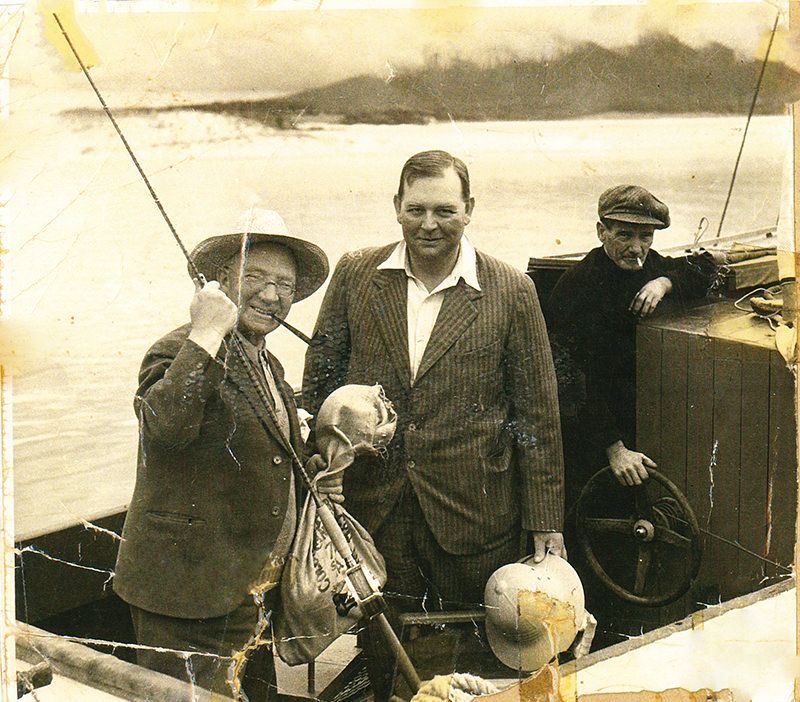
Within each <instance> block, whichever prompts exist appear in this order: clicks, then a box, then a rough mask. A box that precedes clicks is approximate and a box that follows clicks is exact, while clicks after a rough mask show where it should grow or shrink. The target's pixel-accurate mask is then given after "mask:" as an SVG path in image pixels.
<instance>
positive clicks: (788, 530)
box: [767, 351, 797, 575]
mask: <svg viewBox="0 0 800 702" xmlns="http://www.w3.org/2000/svg"><path fill="white" fill-rule="evenodd" d="M769 385H770V388H769V393H770V407H769V458H768V460H769V494H770V502H769V504H770V522H771V528H769V548H768V557H769V558H770V559H771V560H774V561H777V562H778V563H781V564H784V565H789V564H791V563H792V562H793V560H794V558H793V557H794V535H795V530H794V528H793V527H794V524H795V518H796V514H797V438H796V437H797V425H796V421H795V414H794V392H795V389H794V377H793V375H792V374H791V373H790V372H789V370H788V369H787V368H786V363H785V362H784V360H783V358H782V357H781V355H780V354H779V353H778V352H777V351H772V352H771V353H770V373H769ZM767 570H768V573H769V574H770V575H780V574H782V573H783V572H785V571H783V570H781V569H778V568H773V567H769V568H768V569H767Z"/></svg>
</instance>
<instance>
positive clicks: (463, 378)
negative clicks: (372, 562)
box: [303, 244, 563, 554]
mask: <svg viewBox="0 0 800 702" xmlns="http://www.w3.org/2000/svg"><path fill="white" fill-rule="evenodd" d="M393 247H394V244H392V245H389V246H384V247H381V248H370V249H364V250H362V251H356V252H353V253H350V254H347V255H345V256H344V257H343V258H342V260H341V261H339V264H338V265H337V267H336V270H335V272H334V274H333V277H332V278H331V282H330V285H329V287H328V291H327V293H326V296H325V299H324V301H323V303H322V308H321V310H320V313H319V318H318V320H317V327H316V330H315V336H316V337H317V339H319V340H320V341H319V342H318V343H316V344H314V345H312V346H311V347H310V348H309V350H308V352H307V355H306V367H305V376H304V383H303V400H304V405H305V406H306V408H307V409H308V410H309V411H311V412H313V413H316V411H317V410H318V408H319V406H320V405H321V404H322V401H323V400H324V399H325V397H327V395H328V394H329V393H330V392H331V391H333V390H334V389H336V388H337V387H339V386H341V385H343V384H346V383H364V384H374V383H380V384H381V385H383V387H384V390H385V391H386V395H387V396H388V398H389V399H390V400H391V401H392V402H393V403H394V406H395V409H396V410H397V414H398V418H399V421H398V429H397V433H396V436H395V438H394V440H393V441H392V443H391V445H390V447H389V456H388V460H386V459H383V458H375V457H365V458H362V459H359V460H357V461H356V463H355V464H354V465H353V466H352V467H351V468H349V469H348V472H347V473H346V474H345V483H344V492H345V496H346V498H347V501H346V503H345V504H346V505H347V508H348V510H350V512H351V513H352V514H353V516H355V517H356V519H358V520H359V521H361V523H362V524H364V526H365V527H366V528H367V529H368V530H369V531H371V532H375V531H376V530H377V529H378V527H379V526H380V525H381V524H382V523H383V522H384V521H385V520H386V518H387V516H388V515H389V514H390V512H391V510H392V508H393V506H394V505H395V503H396V502H397V500H398V498H399V497H400V495H401V493H402V490H403V487H404V485H405V484H406V482H407V481H408V482H410V484H411V485H412V486H413V489H414V490H415V492H416V494H417V497H418V499H419V502H420V505H421V507H422V510H423V512H424V514H425V517H426V520H427V522H428V524H429V526H430V528H431V529H432V531H433V533H434V535H435V536H436V538H437V540H438V541H439V543H440V545H441V546H442V547H443V548H444V549H445V550H447V551H448V552H450V553H454V554H468V553H478V552H480V551H482V550H483V549H484V548H486V547H487V545H488V544H491V543H492V542H493V541H497V539H499V538H501V537H502V536H503V535H505V534H508V533H509V532H510V531H512V530H519V529H520V526H521V527H523V528H525V529H529V530H554V531H560V530H561V527H562V513H563V462H562V452H561V435H560V430H559V419H558V404H557V395H556V381H555V375H554V372H553V362H552V359H551V355H550V346H549V343H548V339H547V333H546V331H545V326H544V322H543V320H542V315H541V312H540V309H539V302H538V299H537V296H536V289H535V287H534V285H533V283H532V282H531V281H530V279H528V278H527V277H526V276H525V275H523V274H522V273H520V272H518V271H516V270H514V269H513V268H511V267H510V266H508V265H506V264H504V263H502V262H500V261H498V260H496V259H494V258H491V257H489V256H487V255H485V254H483V253H481V252H478V253H477V270H478V281H479V283H480V286H481V290H480V291H475V290H473V289H472V288H470V287H469V286H468V285H466V283H464V281H463V279H462V280H460V281H459V283H458V285H456V286H455V287H454V288H451V289H449V290H448V291H447V292H446V293H445V298H444V301H443V304H442V308H441V312H440V314H439V317H438V319H437V321H436V325H435V327H434V330H433V333H432V335H431V338H430V341H429V343H428V346H427V348H426V350H425V353H424V356H423V358H422V361H421V364H420V368H419V371H418V373H417V378H416V381H415V383H414V385H413V386H412V385H411V381H410V370H409V355H408V332H407V328H408V327H407V311H406V310H407V281H406V275H405V273H404V272H403V271H393V270H378V269H377V266H378V264H380V263H381V262H382V261H384V260H385V259H386V258H388V256H389V254H390V253H391V251H392V249H393Z"/></svg>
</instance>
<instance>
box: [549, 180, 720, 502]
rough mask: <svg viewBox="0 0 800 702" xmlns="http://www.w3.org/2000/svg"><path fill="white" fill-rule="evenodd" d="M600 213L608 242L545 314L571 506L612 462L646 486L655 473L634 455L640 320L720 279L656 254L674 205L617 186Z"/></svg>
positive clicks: (699, 264)
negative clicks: (556, 381)
mask: <svg viewBox="0 0 800 702" xmlns="http://www.w3.org/2000/svg"><path fill="white" fill-rule="evenodd" d="M597 211H598V216H599V221H598V222H597V237H598V239H600V242H601V244H602V246H599V247H597V248H596V249H593V250H592V251H590V252H589V253H588V254H586V256H585V257H584V258H583V259H582V260H581V261H580V262H578V263H576V264H575V265H574V266H573V267H572V268H570V269H569V270H568V271H566V272H565V273H564V274H563V275H562V276H561V278H560V279H559V281H558V283H557V284H556V286H555V288H554V289H553V292H552V294H551V296H550V299H549V303H548V305H547V309H546V313H547V320H548V329H549V331H550V337H551V342H552V343H553V348H554V356H556V358H557V362H556V363H557V374H558V376H559V390H560V393H559V394H560V399H561V413H562V429H563V432H564V439H565V441H564V443H565V447H564V453H565V478H566V492H567V504H568V505H571V504H573V503H574V502H575V500H576V499H577V497H578V496H579V494H580V490H581V488H582V487H583V485H584V484H585V483H586V481H587V480H588V479H589V478H590V477H591V475H592V474H593V473H594V472H596V471H597V470H599V469H600V468H602V467H603V466H605V465H610V466H611V470H612V471H613V473H614V475H615V476H616V478H617V480H619V482H620V483H621V484H623V485H638V484H641V482H642V480H645V479H646V478H647V475H648V474H647V468H648V467H655V465H656V464H655V462H654V461H653V460H652V459H651V458H650V457H648V456H646V455H644V454H643V453H641V452H639V451H636V450H635V438H636V323H637V322H638V320H639V319H641V318H643V317H647V316H649V315H651V314H652V313H653V312H654V311H655V310H656V308H657V307H658V306H659V304H660V303H661V301H662V300H663V299H664V298H665V297H667V296H670V297H673V298H675V299H676V300H678V301H680V302H685V301H686V300H688V299H691V298H697V297H702V296H703V295H705V294H706V292H707V291H708V289H709V285H710V282H711V277H712V276H713V269H710V267H709V263H708V261H707V259H697V258H694V259H691V260H690V259H687V258H685V257H683V258H669V257H665V256H662V255H661V254H659V253H658V252H657V251H654V250H653V249H651V247H652V245H653V234H654V232H655V230H656V229H665V228H666V227H668V226H669V223H670V220H669V209H668V208H667V206H666V205H665V204H664V203H663V202H661V200H659V199H658V198H656V197H655V196H654V195H652V194H651V193H650V192H648V191H647V190H645V189H644V188H642V187H640V186H637V185H618V186H616V187H613V188H609V189H608V190H606V191H605V192H604V193H603V194H602V195H601V196H600V199H599V202H598V208H597ZM577 437H580V438H579V439H578V438H577Z"/></svg>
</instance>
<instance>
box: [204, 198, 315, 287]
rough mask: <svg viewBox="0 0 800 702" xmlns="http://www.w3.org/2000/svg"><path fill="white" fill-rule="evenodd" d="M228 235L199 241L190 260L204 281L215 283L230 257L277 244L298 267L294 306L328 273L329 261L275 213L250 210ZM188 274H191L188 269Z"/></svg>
mask: <svg viewBox="0 0 800 702" xmlns="http://www.w3.org/2000/svg"><path fill="white" fill-rule="evenodd" d="M234 229H235V231H234V232H233V233H231V234H220V235H219V236H212V237H209V238H208V239H205V240H203V241H201V242H200V243H199V244H198V245H197V246H195V248H194V251H192V253H191V255H190V258H191V260H192V263H194V265H195V266H196V267H197V270H199V271H200V273H202V274H203V276H205V278H206V280H217V279H218V277H219V273H220V269H221V268H222V266H224V265H225V264H226V263H227V262H228V261H229V260H230V259H231V258H232V257H233V256H235V255H236V254H238V253H239V252H241V251H242V248H243V247H244V248H246V249H250V248H252V247H253V246H257V245H259V244H279V245H281V246H285V247H286V248H287V249H289V250H290V251H291V252H292V255H293V256H294V259H295V262H296V263H297V284H296V286H297V289H296V291H295V294H294V302H297V301H298V300H303V299H305V298H307V297H308V296H309V295H311V294H312V293H313V292H315V291H316V290H318V289H319V287H320V286H321V285H322V284H323V283H324V282H325V279H326V278H327V277H328V271H329V270H330V268H329V265H328V257H327V256H326V255H325V252H324V251H323V250H322V249H321V248H320V247H319V246H317V245H316V244H312V243H311V242H310V241H306V240H305V239H298V238H297V237H294V236H290V235H289V231H288V230H287V228H286V224H285V223H284V221H283V219H282V218H281V216H280V215H279V214H278V213H277V212H275V211H274V210H265V209H261V208H256V207H254V208H252V209H251V210H250V211H249V212H248V213H247V214H246V215H245V216H244V217H242V218H241V219H240V220H239V222H238V223H237V225H236V227H235V228H234ZM189 274H190V275H193V274H194V271H193V270H192V267H191V266H189Z"/></svg>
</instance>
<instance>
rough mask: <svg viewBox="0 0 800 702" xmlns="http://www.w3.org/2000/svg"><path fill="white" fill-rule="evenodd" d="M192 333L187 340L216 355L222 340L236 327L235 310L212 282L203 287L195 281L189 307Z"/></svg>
mask: <svg viewBox="0 0 800 702" xmlns="http://www.w3.org/2000/svg"><path fill="white" fill-rule="evenodd" d="M189 315H190V317H191V321H192V331H191V332H190V333H189V339H191V340H192V341H194V342H195V343H196V344H197V345H198V346H202V347H203V348H204V349H205V350H206V351H208V353H209V354H210V355H211V356H214V355H216V353H217V351H218V350H219V347H220V344H221V343H222V339H223V338H224V337H225V336H226V335H227V334H228V333H229V332H230V331H231V330H232V329H233V328H234V327H235V326H236V316H237V309H236V305H235V304H234V303H233V302H232V301H231V299H230V298H229V297H228V296H227V295H226V294H225V293H224V292H222V290H220V287H219V283H218V282H217V281H216V280H212V281H210V282H208V283H206V284H205V285H201V284H200V283H199V282H197V281H195V292H194V297H193V298H192V304H191V305H190V306H189Z"/></svg>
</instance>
